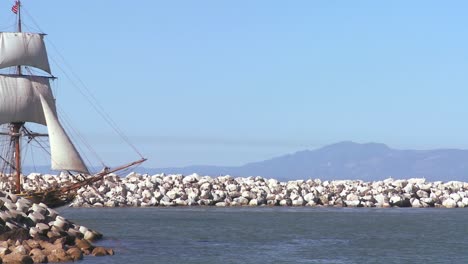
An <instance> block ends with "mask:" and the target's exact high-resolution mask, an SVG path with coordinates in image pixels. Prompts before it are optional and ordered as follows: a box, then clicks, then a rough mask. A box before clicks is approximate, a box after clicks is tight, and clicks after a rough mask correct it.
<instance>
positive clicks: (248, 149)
mask: <svg viewBox="0 0 468 264" xmlns="http://www.w3.org/2000/svg"><path fill="white" fill-rule="evenodd" d="M12 3H13V1H5V0H2V1H1V4H0V8H1V9H2V10H4V11H2V12H1V14H2V15H1V16H0V28H3V29H4V27H5V26H8V25H9V23H11V22H12V21H13V19H14V17H13V14H12V13H11V11H9V8H10V7H11V4H12ZM23 4H24V5H25V8H26V9H27V11H28V13H29V14H31V15H32V16H33V17H34V19H35V21H36V22H37V23H38V24H39V25H40V27H41V29H42V30H43V31H44V32H45V33H47V34H48V35H49V36H48V40H49V41H50V42H51V43H53V44H54V45H55V46H56V47H57V48H58V50H59V51H60V53H61V54H62V55H63V56H64V57H65V58H66V60H67V62H68V63H69V64H71V65H72V67H73V69H74V72H76V73H77V74H78V75H79V76H80V78H81V79H82V80H83V81H84V82H85V83H86V85H87V87H88V88H89V89H90V90H92V91H93V93H94V95H95V96H96V98H98V100H99V102H100V103H101V105H102V106H103V107H104V108H105V109H106V111H107V112H108V113H109V114H110V115H111V116H112V117H113V119H114V120H115V121H116V122H117V123H118V124H119V126H120V128H121V129H122V130H123V131H125V134H126V135H128V136H129V137H130V139H131V140H132V141H133V142H134V143H135V145H136V146H137V147H138V148H139V149H140V150H141V152H143V153H144V155H145V156H147V157H148V158H149V159H150V160H149V161H148V162H147V164H145V166H150V167H165V166H184V165H191V164H210V165H240V164H243V163H245V162H250V161H257V160H263V159H267V158H271V157H274V156H277V155H281V154H286V153H291V152H295V151H299V150H303V149H313V148H318V147H321V146H323V145H327V144H330V143H335V142H338V141H343V140H353V141H357V142H381V143H385V144H388V145H390V146H391V147H395V148H415V149H428V148H448V147H455V148H468V121H467V119H468V106H467V105H468V15H467V10H468V2H466V1H450V2H447V1H426V0H425V1H407V0H405V1H370V0H369V1H344V0H343V1H331V0H323V1H309V0H303V1H271V0H268V1H266V0H265V1H251V0H238V1H219V0H212V1H155V0H151V1H150V0H142V1H117V0H112V1H111V0H99V1H90V0H88V1H63V0H60V1H59V0H40V1H39V0H23ZM25 20H26V23H27V24H28V25H34V24H32V23H31V22H30V21H28V17H26V18H25ZM49 51H50V54H51V56H52V57H54V56H55V57H57V53H56V52H54V50H53V49H51V48H49ZM52 69H53V71H54V73H55V74H56V75H57V76H58V77H59V78H60V79H59V80H58V84H59V88H58V91H57V99H58V101H59V102H60V105H61V107H62V108H64V110H65V112H66V113H67V115H68V116H69V117H70V119H71V120H73V122H74V123H75V124H77V126H78V129H79V130H80V131H81V132H82V134H83V135H84V136H85V137H86V138H87V139H88V141H89V142H90V143H91V144H93V145H94V146H95V147H94V148H95V149H96V151H98V152H100V153H102V156H103V157H104V159H107V160H110V161H111V162H110V163H113V162H120V161H121V160H124V159H125V160H128V159H131V158H132V157H134V156H133V154H132V153H131V150H130V149H129V148H127V147H125V146H123V145H121V141H118V139H114V137H113V136H112V135H109V134H108V132H109V131H110V129H109V128H108V127H104V126H103V125H101V124H100V123H99V120H100V119H97V118H94V117H93V112H92V111H90V112H88V111H87V110H86V109H87V108H89V106H88V105H87V104H86V102H84V103H78V101H77V100H75V98H76V97H75V95H74V94H73V93H74V92H75V93H76V91H73V88H71V87H70V85H69V84H68V83H67V80H66V78H63V76H61V72H60V71H59V70H58V68H57V67H56V65H54V64H52ZM72 91H73V92H72ZM119 144H120V145H119Z"/></svg>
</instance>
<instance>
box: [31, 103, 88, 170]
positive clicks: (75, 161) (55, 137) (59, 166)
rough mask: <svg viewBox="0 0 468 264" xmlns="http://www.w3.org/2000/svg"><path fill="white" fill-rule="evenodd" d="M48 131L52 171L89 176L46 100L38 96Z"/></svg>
mask: <svg viewBox="0 0 468 264" xmlns="http://www.w3.org/2000/svg"><path fill="white" fill-rule="evenodd" d="M40 99H41V102H42V107H43V110H44V116H45V119H46V123H47V130H48V131H49V142H50V156H51V162H52V169H53V170H70V171H77V172H83V173H86V174H89V171H88V168H86V165H85V164H84V162H83V159H82V158H81V156H80V154H79V153H78V151H77V150H76V148H75V146H74V145H73V143H72V142H71V140H70V138H69V137H68V135H67V133H65V130H64V129H63V127H62V125H61V124H60V122H59V120H58V118H57V115H56V114H55V111H54V110H53V109H52V108H51V106H50V105H49V103H48V102H47V99H46V98H44V97H43V96H42V95H40Z"/></svg>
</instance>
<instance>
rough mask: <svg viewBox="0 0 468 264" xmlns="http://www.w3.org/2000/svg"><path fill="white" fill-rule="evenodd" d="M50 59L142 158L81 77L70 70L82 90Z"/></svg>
mask: <svg viewBox="0 0 468 264" xmlns="http://www.w3.org/2000/svg"><path fill="white" fill-rule="evenodd" d="M49 43H50V42H49ZM51 46H52V47H53V48H54V50H55V51H56V52H57V53H58V54H59V56H60V57H61V58H62V60H63V61H64V64H65V65H66V66H67V67H68V68H69V69H70V70H71V66H69V65H67V63H66V62H65V59H64V58H63V56H61V55H60V53H59V52H58V50H57V48H56V47H55V45H53V44H51ZM51 59H52V61H53V62H54V63H55V64H56V66H57V67H58V68H59V69H60V70H61V71H62V73H63V74H64V75H65V77H66V78H67V79H68V80H69V81H70V82H71V83H72V85H73V87H75V88H76V89H77V90H78V92H79V93H80V94H81V95H82V96H83V97H84V98H85V99H86V101H88V103H89V104H90V105H91V107H93V108H94V110H95V111H96V112H97V113H98V114H99V115H100V116H101V117H102V118H103V119H104V121H106V123H107V124H108V125H109V126H110V127H111V128H112V129H114V131H115V132H116V133H117V134H118V135H119V136H120V137H121V138H122V140H124V141H125V143H127V144H128V145H129V146H130V147H131V148H132V149H133V151H135V152H136V153H137V154H138V155H139V156H140V157H141V158H143V155H142V154H141V153H140V151H138V149H137V148H136V147H135V145H134V144H132V143H131V142H130V140H129V138H128V137H127V136H126V135H125V134H124V133H123V131H122V130H121V129H120V128H119V127H118V126H117V124H116V123H115V121H113V119H112V118H111V117H110V116H109V114H107V113H106V112H105V110H104V108H103V107H102V106H101V105H100V104H99V102H98V101H97V99H96V97H95V96H94V95H93V94H92V93H91V91H90V90H89V89H88V88H87V86H86V85H85V84H84V83H83V81H81V79H80V78H79V77H78V76H77V75H76V74H75V73H74V72H73V70H71V72H72V74H73V75H74V77H75V78H76V79H77V80H78V82H79V83H80V84H81V85H82V86H83V87H84V90H83V89H81V88H80V87H79V85H77V84H76V83H75V81H74V80H73V79H72V78H71V76H70V75H69V74H68V73H67V72H66V71H65V70H64V69H63V68H62V67H60V64H59V63H58V62H57V61H56V60H55V59H54V58H51Z"/></svg>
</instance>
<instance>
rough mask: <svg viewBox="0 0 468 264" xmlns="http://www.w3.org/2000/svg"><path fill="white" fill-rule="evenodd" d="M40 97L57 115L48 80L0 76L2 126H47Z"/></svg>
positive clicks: (0, 122)
mask: <svg viewBox="0 0 468 264" xmlns="http://www.w3.org/2000/svg"><path fill="white" fill-rule="evenodd" d="M39 95H41V96H42V97H43V98H44V100H46V101H47V102H48V103H49V105H50V107H51V111H53V112H54V113H55V111H56V110H55V100H54V97H53V95H52V90H51V89H50V84H49V79H48V78H45V77H38V76H18V75H0V124H5V123H15V122H34V123H38V124H42V125H46V121H45V118H44V112H43V111H42V103H41V99H40V97H39Z"/></svg>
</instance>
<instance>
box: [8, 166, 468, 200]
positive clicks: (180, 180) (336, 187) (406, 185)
mask: <svg viewBox="0 0 468 264" xmlns="http://www.w3.org/2000/svg"><path fill="white" fill-rule="evenodd" d="M74 181H75V178H74V177H73V176H70V175H68V174H65V173H62V174H60V175H58V176H53V175H48V174H45V175H41V174H38V173H34V174H30V175H28V176H27V177H25V182H24V184H23V186H25V187H26V188H27V189H29V190H35V189H36V188H37V186H39V188H40V189H46V188H50V187H55V186H63V185H64V184H69V183H71V182H74ZM9 184H10V183H9V181H7V180H3V182H0V188H5V187H11V186H9ZM198 205H201V206H263V205H265V206H336V207H415V208H420V207H444V208H457V207H468V183H467V182H460V181H450V182H441V181H436V182H427V181H426V180H425V179H423V178H413V179H406V180H396V179H391V178H389V179H386V180H382V181H373V182H364V181H360V180H335V181H321V180H319V179H309V180H297V181H288V182H280V181H278V180H275V179H266V178H263V177H247V178H241V177H238V178H234V177H231V176H220V177H210V176H200V175H197V174H192V175H187V176H183V175H180V174H178V175H165V174H156V175H147V174H143V175H142V174H137V173H130V174H128V175H127V176H126V177H124V178H121V177H119V176H117V175H113V174H111V175H109V176H106V177H105V178H104V180H103V181H101V182H97V183H95V184H94V185H93V186H89V187H87V188H81V189H80V190H79V191H78V196H77V197H76V199H75V200H74V201H73V202H72V203H71V206H74V207H117V206H122V207H125V206H134V207H140V206H141V207H147V206H198Z"/></svg>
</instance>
